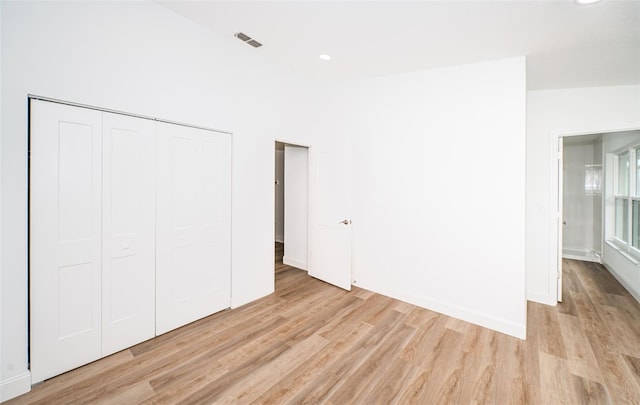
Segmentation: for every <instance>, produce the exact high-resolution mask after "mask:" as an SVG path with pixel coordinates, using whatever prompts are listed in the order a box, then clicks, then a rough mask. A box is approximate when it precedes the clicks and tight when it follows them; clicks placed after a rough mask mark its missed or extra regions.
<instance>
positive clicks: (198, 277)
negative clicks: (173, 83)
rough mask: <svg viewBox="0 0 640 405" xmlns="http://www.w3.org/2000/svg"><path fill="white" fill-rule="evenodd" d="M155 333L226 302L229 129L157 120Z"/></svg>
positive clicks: (228, 277) (228, 293) (228, 281)
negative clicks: (227, 131)
mask: <svg viewBox="0 0 640 405" xmlns="http://www.w3.org/2000/svg"><path fill="white" fill-rule="evenodd" d="M157 140H158V159H157V167H158V172H157V174H158V182H157V185H158V189H157V195H158V198H157V217H156V221H157V222H156V224H157V233H156V237H157V240H156V249H157V250H156V333H158V334H161V333H164V332H167V331H169V330H171V329H175V328H177V327H179V326H182V325H185V324H187V323H189V322H192V321H195V320H197V319H200V318H202V317H205V316H207V315H210V314H212V313H214V312H217V311H220V310H222V309H225V308H228V307H229V306H230V304H231V136H230V135H228V134H223V133H218V132H213V131H206V130H202V129H196V128H190V127H183V126H178V125H172V124H164V123H159V124H158V139H157Z"/></svg>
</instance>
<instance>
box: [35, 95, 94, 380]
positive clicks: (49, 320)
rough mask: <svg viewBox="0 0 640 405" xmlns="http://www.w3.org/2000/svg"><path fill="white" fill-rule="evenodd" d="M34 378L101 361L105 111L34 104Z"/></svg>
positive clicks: (43, 377) (42, 102) (40, 378)
mask: <svg viewBox="0 0 640 405" xmlns="http://www.w3.org/2000/svg"><path fill="white" fill-rule="evenodd" d="M31 117H32V121H31V166H30V182H31V183H30V219H29V226H30V257H29V268H30V284H31V294H30V299H31V309H30V310H31V330H30V336H31V344H30V349H31V378H32V382H33V383H36V382H39V381H42V380H44V379H46V378H49V377H52V376H54V375H56V374H60V373H62V372H65V371H67V370H70V369H72V368H75V367H78V366H81V365H83V364H86V363H89V362H91V361H93V360H96V359H98V358H100V354H101V343H100V339H101V330H100V326H101V325H100V305H101V303H100V301H101V299H100V233H101V230H100V210H101V207H100V203H101V196H100V176H101V169H100V167H101V139H100V137H101V136H100V134H101V131H102V113H101V112H99V111H94V110H89V109H84V108H78V107H70V106H66V105H61V104H54V103H49V102H44V101H32V102H31Z"/></svg>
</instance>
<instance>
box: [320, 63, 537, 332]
mask: <svg viewBox="0 0 640 405" xmlns="http://www.w3.org/2000/svg"><path fill="white" fill-rule="evenodd" d="M525 91H526V88H525V64H524V58H514V59H506V60H501V61H496V62H489V63H480V64H472V65H465V66H457V67H450V68H443V69H436V70H431V71H423V72H416V73H408V74H403V75H396V76H390V77H383V78H378V79H370V80H363V81H358V82H353V83H350V84H344V85H342V86H341V87H340V88H339V89H336V91H335V93H333V94H332V96H333V99H332V100H330V101H329V102H327V104H328V105H331V106H333V108H335V110H334V111H333V113H332V115H331V117H332V118H331V120H329V121H330V124H329V125H328V127H327V128H323V129H322V130H323V133H325V134H328V135H332V136H338V137H344V138H350V139H352V144H353V198H354V201H353V218H352V219H353V225H352V226H353V253H352V259H353V277H354V279H355V280H356V284H357V285H358V286H361V287H363V288H367V289H370V290H373V291H376V292H380V293H383V294H386V295H389V296H392V297H395V298H399V299H401V300H405V301H408V302H411V303H414V304H417V305H421V306H424V307H427V308H431V309H434V310H436V311H439V312H442V313H445V314H448V315H452V316H455V317H458V318H461V319H464V320H467V321H470V322H473V323H476V324H480V325H483V326H487V327H489V328H492V329H496V330H499V331H502V332H504V333H508V334H511V335H515V336H520V337H524V336H525V320H526V319H525V318H526V300H525V274H524V219H525V206H524V191H525V184H524V181H525V165H524V154H525V151H524V142H525V98H526V95H525Z"/></svg>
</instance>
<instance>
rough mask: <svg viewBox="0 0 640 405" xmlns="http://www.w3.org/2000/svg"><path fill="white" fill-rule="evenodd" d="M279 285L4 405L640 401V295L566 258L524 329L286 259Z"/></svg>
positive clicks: (597, 270) (277, 276)
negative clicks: (479, 321) (556, 291)
mask: <svg viewBox="0 0 640 405" xmlns="http://www.w3.org/2000/svg"><path fill="white" fill-rule="evenodd" d="M281 255H282V249H280V248H278V249H277V251H276V253H275V260H274V261H275V268H274V272H275V280H276V291H275V292H274V293H273V294H271V295H270V296H267V297H264V298H262V299H259V300H256V301H254V302H252V303H249V304H247V305H244V306H242V307H239V308H236V309H232V310H226V311H223V312H220V313H218V314H214V315H212V316H210V317H207V318H205V319H202V320H199V321H196V322H194V323H192V324H189V325H187V326H185V327H183V328H179V329H176V330H174V331H171V332H169V333H166V334H164V335H162V336H159V337H157V338H155V339H151V340H149V341H147V342H143V343H141V344H139V345H136V346H134V347H132V348H130V349H127V350H124V351H122V352H119V353H116V354H114V355H112V356H109V357H107V358H105V359H101V360H99V361H96V362H94V363H91V364H88V365H86V366H84V367H81V368H78V369H76V370H72V371H70V372H68V373H65V374H63V375H60V376H58V377H55V378H52V379H50V380H47V381H44V382H43V383H41V384H38V385H37V386H35V387H33V390H32V392H30V393H28V394H26V395H23V396H21V397H18V398H16V399H14V400H11V401H8V402H7V404H9V405H15V404H47V405H49V404H54V405H56V404H65V405H66V404H87V403H91V404H94V403H96V404H127V405H128V404H178V403H182V404H209V403H224V404H227V403H238V404H246V403H256V404H300V403H312V404H336V405H337V404H339V405H343V404H351V403H354V404H385V405H386V404H402V405H404V404H496V405H498V404H500V405H502V404H518V405H520V404H544V405H546V404H554V405H555V404H563V403H566V404H572V405H573V404H576V405H577V404H638V403H640V347H639V346H638V345H639V344H640V304H638V303H637V302H636V301H635V300H634V299H633V298H632V297H631V295H629V294H628V293H626V292H625V291H624V290H623V289H622V287H621V286H620V285H619V284H616V283H617V281H616V280H615V279H614V278H613V277H612V276H611V275H610V274H609V273H608V272H606V270H604V268H602V266H600V265H598V264H589V263H584V262H578V261H574V260H565V261H564V262H563V263H564V267H565V273H566V274H565V276H566V281H567V282H566V283H565V290H564V296H565V301H564V302H563V303H561V304H558V306H556V307H550V306H546V305H542V304H536V303H529V304H528V308H527V322H528V325H527V326H528V328H527V339H526V341H523V340H519V339H515V338H512V337H510V336H506V335H503V334H500V333H497V332H494V331H491V330H489V329H485V328H482V327H479V326H476V325H471V324H469V323H466V322H464V321H461V320H457V319H453V318H450V317H447V316H445V315H442V314H438V313H435V312H433V311H429V310H427V309H424V308H419V307H416V306H413V305H411V304H407V303H403V302H400V301H397V300H394V299H392V298H389V297H385V296H382V295H379V294H375V293H373V292H370V291H366V290H363V289H361V288H357V287H354V289H353V291H351V292H347V291H343V290H341V289H338V288H336V287H334V286H331V285H328V284H326V283H324V282H321V281H319V280H316V279H314V278H312V277H309V276H308V275H307V274H306V272H304V271H302V270H298V269H294V268H292V267H290V266H286V265H284V264H282V262H281Z"/></svg>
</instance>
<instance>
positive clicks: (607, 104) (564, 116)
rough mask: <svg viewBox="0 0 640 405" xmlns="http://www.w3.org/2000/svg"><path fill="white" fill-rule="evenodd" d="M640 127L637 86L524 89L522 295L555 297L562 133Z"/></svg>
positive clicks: (539, 298) (547, 300)
mask: <svg viewBox="0 0 640 405" xmlns="http://www.w3.org/2000/svg"><path fill="white" fill-rule="evenodd" d="M632 128H640V86H616V87H599V88H584V89H562V90H543V91H531V92H528V93H527V141H526V150H527V154H526V165H527V181H526V184H527V204H526V206H527V208H526V211H527V216H526V217H527V219H526V269H527V270H526V274H527V298H528V299H530V300H532V301H537V302H541V303H545V304H549V305H555V304H556V302H557V296H556V294H557V291H556V263H557V256H556V255H557V246H558V236H557V220H556V212H557V205H556V204H557V179H558V175H557V163H556V153H555V152H554V148H555V147H556V145H557V143H556V142H557V138H558V136H561V135H569V134H571V135H575V134H586V133H602V132H610V131H616V130H624V129H632Z"/></svg>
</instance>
